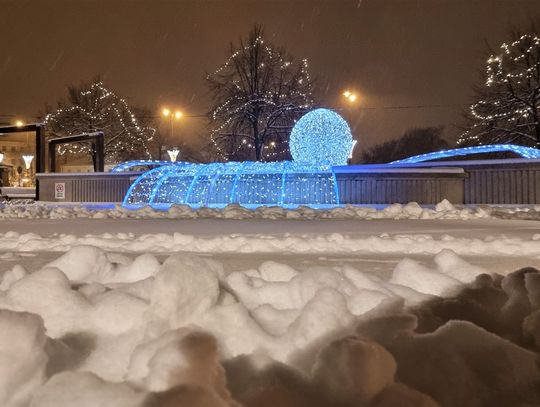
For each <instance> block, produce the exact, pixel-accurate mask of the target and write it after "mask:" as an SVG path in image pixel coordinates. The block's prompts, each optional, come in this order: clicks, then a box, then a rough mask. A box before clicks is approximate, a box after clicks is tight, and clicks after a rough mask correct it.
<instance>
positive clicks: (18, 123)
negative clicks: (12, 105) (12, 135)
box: [15, 120, 24, 127]
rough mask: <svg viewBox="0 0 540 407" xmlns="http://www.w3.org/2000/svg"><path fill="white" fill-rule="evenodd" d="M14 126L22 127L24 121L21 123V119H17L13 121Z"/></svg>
mask: <svg viewBox="0 0 540 407" xmlns="http://www.w3.org/2000/svg"><path fill="white" fill-rule="evenodd" d="M15 126H17V127H22V126H24V123H23V122H22V121H21V120H17V121H16V122H15Z"/></svg>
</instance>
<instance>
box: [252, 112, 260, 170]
mask: <svg viewBox="0 0 540 407" xmlns="http://www.w3.org/2000/svg"><path fill="white" fill-rule="evenodd" d="M253 144H254V147H255V161H261V150H262V148H261V147H262V143H261V140H260V139H259V123H258V121H254V122H253Z"/></svg>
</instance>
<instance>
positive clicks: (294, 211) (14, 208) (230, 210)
mask: <svg viewBox="0 0 540 407" xmlns="http://www.w3.org/2000/svg"><path fill="white" fill-rule="evenodd" d="M491 212H492V209H491V208H489V207H475V208H469V207H456V206H454V205H452V204H451V203H450V202H448V201H447V200H446V199H445V200H443V201H442V202H440V203H439V204H437V205H436V206H435V208H434V209H430V208H423V207H421V206H420V205H418V204H417V203H416V202H410V203H408V204H406V205H402V204H398V203H396V204H392V205H388V206H385V207H383V208H382V209H377V208H376V207H368V206H353V205H343V206H338V207H334V208H327V209H321V208H318V209H315V208H311V207H307V206H300V207H298V208H282V207H279V206H272V207H268V206H261V207H258V208H256V209H249V208H246V207H243V206H240V205H237V204H232V205H228V206H226V207H225V208H222V209H216V208H198V209H194V208H192V207H190V206H188V205H173V206H172V207H171V208H170V209H168V210H166V211H163V210H155V209H153V208H151V207H144V208H141V209H137V210H130V209H126V208H124V207H122V206H120V205H116V206H114V207H113V208H111V204H107V205H101V206H100V205H99V204H86V205H85V204H73V205H69V206H68V205H59V204H54V203H48V204H47V203H36V204H33V205H16V204H13V205H5V206H3V207H0V220H2V219H18V218H24V219H42V218H45V219H72V218H92V219H119V218H133V219H155V218H163V219H194V218H217V219H462V220H467V219H475V218H489V217H491Z"/></svg>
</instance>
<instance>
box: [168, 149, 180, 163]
mask: <svg viewBox="0 0 540 407" xmlns="http://www.w3.org/2000/svg"><path fill="white" fill-rule="evenodd" d="M179 153H180V150H179V149H177V148H176V147H174V148H173V149H172V150H167V154H169V158H170V159H171V162H173V163H174V162H176V159H177V158H178V154H179Z"/></svg>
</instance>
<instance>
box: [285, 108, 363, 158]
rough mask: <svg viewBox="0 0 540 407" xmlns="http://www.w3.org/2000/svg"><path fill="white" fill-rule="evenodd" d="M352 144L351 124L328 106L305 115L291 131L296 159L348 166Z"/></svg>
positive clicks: (291, 145)
mask: <svg viewBox="0 0 540 407" xmlns="http://www.w3.org/2000/svg"><path fill="white" fill-rule="evenodd" d="M352 147H353V139H352V135H351V129H350V128H349V125H348V124H347V122H346V121H345V120H344V119H343V118H342V117H341V116H340V115H339V114H337V113H336V112H334V111H332V110H329V109H315V110H312V111H311V112H309V113H307V114H305V115H304V116H302V118H301V119H300V120H298V122H297V123H296V124H295V125H294V128H293V129H292V132H291V138H290V148H291V154H292V157H293V159H294V160H295V161H300V162H305V163H311V164H317V163H329V164H331V165H345V164H347V159H348V158H349V154H350V153H351V151H352Z"/></svg>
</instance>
